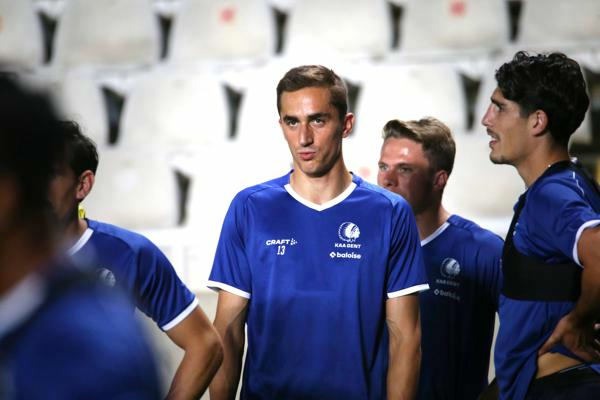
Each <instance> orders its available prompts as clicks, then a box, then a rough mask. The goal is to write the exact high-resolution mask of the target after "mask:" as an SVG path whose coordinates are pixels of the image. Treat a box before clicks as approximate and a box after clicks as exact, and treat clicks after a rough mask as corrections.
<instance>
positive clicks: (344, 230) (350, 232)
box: [338, 222, 360, 243]
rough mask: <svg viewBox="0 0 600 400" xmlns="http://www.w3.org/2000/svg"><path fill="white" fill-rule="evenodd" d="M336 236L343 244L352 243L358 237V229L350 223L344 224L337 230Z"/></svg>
mask: <svg viewBox="0 0 600 400" xmlns="http://www.w3.org/2000/svg"><path fill="white" fill-rule="evenodd" d="M338 236H339V237H340V239H341V240H343V241H344V242H348V243H354V242H355V241H356V239H358V237H359V236H360V229H358V225H356V224H354V223H352V222H344V223H343V224H341V225H340V227H339V229H338Z"/></svg>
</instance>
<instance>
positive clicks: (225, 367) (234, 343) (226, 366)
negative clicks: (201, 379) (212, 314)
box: [209, 328, 245, 400]
mask: <svg viewBox="0 0 600 400" xmlns="http://www.w3.org/2000/svg"><path fill="white" fill-rule="evenodd" d="M217 330H218V331H219V329H218V328H217ZM219 333H220V334H221V335H222V337H223V363H222V364H221V368H219V370H218V371H217V373H216V375H215V377H214V378H213V380H212V382H211V383H210V386H209V391H210V398H211V400H230V399H235V395H236V392H237V387H238V384H239V380H240V372H241V370H242V357H243V354H244V343H245V338H244V336H243V335H244V332H243V330H242V332H241V335H242V336H241V337H240V333H237V335H234V334H233V333H232V332H223V333H221V332H220V331H219Z"/></svg>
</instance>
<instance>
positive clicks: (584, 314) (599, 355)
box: [538, 226, 600, 362]
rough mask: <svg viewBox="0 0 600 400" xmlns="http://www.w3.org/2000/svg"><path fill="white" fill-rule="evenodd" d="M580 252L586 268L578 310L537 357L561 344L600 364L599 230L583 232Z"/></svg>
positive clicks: (578, 246) (576, 305)
mask: <svg viewBox="0 0 600 400" xmlns="http://www.w3.org/2000/svg"><path fill="white" fill-rule="evenodd" d="M577 252H578V254H579V260H580V261H581V264H582V265H583V266H584V268H583V273H582V274H581V295H580V297H579V300H577V304H575V308H574V309H573V310H572V311H571V312H570V313H569V314H567V315H565V316H564V317H563V318H562V319H561V320H560V321H559V323H558V325H557V326H556V328H555V329H554V332H552V335H550V338H548V340H547V341H546V343H544V345H543V346H542V347H541V349H540V351H539V353H538V354H539V355H542V354H544V353H546V352H547V351H549V350H550V349H551V348H552V347H553V346H555V345H556V344H558V343H562V344H563V345H564V346H566V347H567V348H568V349H569V350H571V351H572V352H573V353H574V354H576V355H577V356H578V357H580V358H581V359H582V360H585V361H587V362H592V361H594V362H598V361H600V343H599V342H598V340H597V339H595V335H594V333H595V330H594V322H595V320H596V319H598V318H599V317H600V226H597V227H595V228H588V229H585V230H584V231H583V233H582V234H581V237H580V238H579V242H578V244H577Z"/></svg>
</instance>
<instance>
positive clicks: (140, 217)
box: [83, 149, 179, 229]
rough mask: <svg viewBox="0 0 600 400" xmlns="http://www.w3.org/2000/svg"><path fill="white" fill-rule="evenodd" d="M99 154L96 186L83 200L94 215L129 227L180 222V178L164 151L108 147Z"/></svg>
mask: <svg viewBox="0 0 600 400" xmlns="http://www.w3.org/2000/svg"><path fill="white" fill-rule="evenodd" d="M133 150H135V151H133ZM99 157H100V163H99V165H98V171H97V173H96V182H95V184H94V188H93V189H92V192H91V193H90V194H89V195H88V197H87V198H86V200H85V201H84V202H83V207H84V209H85V210H86V214H87V215H88V216H89V217H90V218H92V219H99V220H101V221H106V222H109V223H112V224H115V225H119V226H123V227H125V228H129V229H155V228H172V227H174V226H175V225H176V224H177V219H178V216H179V213H178V206H177V201H178V192H177V182H176V178H175V173H174V171H173V169H172V168H171V167H170V166H169V164H168V163H167V159H166V157H165V156H164V155H162V154H160V153H158V152H152V151H147V150H143V149H128V150H125V149H123V150H122V149H105V150H103V151H101V152H100V154H99Z"/></svg>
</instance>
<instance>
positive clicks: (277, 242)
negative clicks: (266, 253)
mask: <svg viewBox="0 0 600 400" xmlns="http://www.w3.org/2000/svg"><path fill="white" fill-rule="evenodd" d="M297 244H298V241H297V240H296V239H294V238H291V239H269V240H266V241H265V246H295V245H297Z"/></svg>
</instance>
